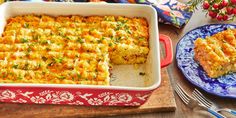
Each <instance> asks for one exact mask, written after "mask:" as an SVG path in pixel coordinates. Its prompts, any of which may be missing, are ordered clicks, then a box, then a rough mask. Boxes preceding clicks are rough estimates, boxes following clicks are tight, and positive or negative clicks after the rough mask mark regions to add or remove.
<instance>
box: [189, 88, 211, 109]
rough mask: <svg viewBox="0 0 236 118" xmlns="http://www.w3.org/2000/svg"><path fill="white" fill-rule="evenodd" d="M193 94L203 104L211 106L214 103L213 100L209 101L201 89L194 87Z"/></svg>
mask: <svg viewBox="0 0 236 118" xmlns="http://www.w3.org/2000/svg"><path fill="white" fill-rule="evenodd" d="M192 95H193V97H194V98H196V99H197V101H198V102H200V103H201V104H203V105H204V106H206V107H208V108H210V107H211V105H212V102H211V101H209V100H208V99H207V98H206V97H205V96H204V95H203V94H202V93H201V92H200V91H198V90H197V89H194V91H193V92H192Z"/></svg>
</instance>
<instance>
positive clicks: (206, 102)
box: [192, 89, 236, 116]
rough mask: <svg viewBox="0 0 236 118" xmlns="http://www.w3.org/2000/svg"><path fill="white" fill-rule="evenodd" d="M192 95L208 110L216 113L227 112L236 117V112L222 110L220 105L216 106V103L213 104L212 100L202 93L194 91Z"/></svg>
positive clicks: (226, 109)
mask: <svg viewBox="0 0 236 118" xmlns="http://www.w3.org/2000/svg"><path fill="white" fill-rule="evenodd" d="M192 95H193V97H194V98H196V99H198V100H199V102H201V103H202V104H204V105H205V106H206V107H207V108H210V109H214V110H215V111H217V112H219V111H226V112H228V113H231V114H232V115H235V116H236V111H235V110H232V109H228V108H220V107H219V106H218V105H216V104H215V103H213V102H212V101H211V100H209V99H207V98H206V97H205V96H204V95H203V94H202V93H201V92H200V91H198V90H197V89H194V91H193V92H192Z"/></svg>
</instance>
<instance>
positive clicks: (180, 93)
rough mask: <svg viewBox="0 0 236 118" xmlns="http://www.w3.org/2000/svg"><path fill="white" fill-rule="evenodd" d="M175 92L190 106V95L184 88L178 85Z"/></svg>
mask: <svg viewBox="0 0 236 118" xmlns="http://www.w3.org/2000/svg"><path fill="white" fill-rule="evenodd" d="M175 91H176V93H177V94H178V95H179V97H180V98H181V100H182V101H183V102H184V103H185V104H189V100H190V99H189V97H188V95H187V94H186V92H185V91H184V90H183V88H182V87H181V86H180V85H179V84H176V86H175Z"/></svg>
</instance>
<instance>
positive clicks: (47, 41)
mask: <svg viewBox="0 0 236 118" xmlns="http://www.w3.org/2000/svg"><path fill="white" fill-rule="evenodd" d="M40 43H41V44H49V43H50V41H49V40H41V41H40Z"/></svg>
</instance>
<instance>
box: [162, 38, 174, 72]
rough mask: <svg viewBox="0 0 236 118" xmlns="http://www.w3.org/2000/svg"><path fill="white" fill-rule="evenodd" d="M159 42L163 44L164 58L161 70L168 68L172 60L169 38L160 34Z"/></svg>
mask: <svg viewBox="0 0 236 118" xmlns="http://www.w3.org/2000/svg"><path fill="white" fill-rule="evenodd" d="M159 37H160V39H159V40H160V41H161V42H163V43H164V47H165V52H166V57H165V58H164V59H162V60H161V68H163V67H166V66H168V65H169V64H171V62H172V60H173V52H172V43H171V39H170V37H168V36H166V35H163V34H160V35H159Z"/></svg>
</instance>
